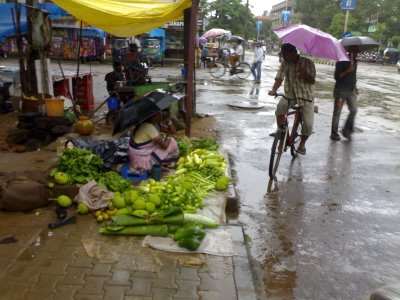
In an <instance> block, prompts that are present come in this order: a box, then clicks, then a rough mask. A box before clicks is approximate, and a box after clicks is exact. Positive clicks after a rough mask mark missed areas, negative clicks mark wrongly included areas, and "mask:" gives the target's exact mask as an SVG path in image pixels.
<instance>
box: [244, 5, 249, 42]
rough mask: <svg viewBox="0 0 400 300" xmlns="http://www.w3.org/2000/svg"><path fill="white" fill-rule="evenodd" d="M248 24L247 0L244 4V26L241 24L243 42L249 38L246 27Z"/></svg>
mask: <svg viewBox="0 0 400 300" xmlns="http://www.w3.org/2000/svg"><path fill="white" fill-rule="evenodd" d="M248 22H249V0H247V3H246V12H245V15H244V24H243V25H244V26H243V31H244V33H243V38H244V39H245V41H247V40H248V37H249V34H248V26H247V23H248Z"/></svg>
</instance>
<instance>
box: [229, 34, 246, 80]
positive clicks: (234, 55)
mask: <svg viewBox="0 0 400 300" xmlns="http://www.w3.org/2000/svg"><path fill="white" fill-rule="evenodd" d="M242 56H243V46H242V41H240V40H239V41H238V44H237V46H236V48H234V49H231V54H230V55H229V62H230V64H231V75H233V74H235V70H236V64H237V62H238V61H239V60H240V59H241V57H242Z"/></svg>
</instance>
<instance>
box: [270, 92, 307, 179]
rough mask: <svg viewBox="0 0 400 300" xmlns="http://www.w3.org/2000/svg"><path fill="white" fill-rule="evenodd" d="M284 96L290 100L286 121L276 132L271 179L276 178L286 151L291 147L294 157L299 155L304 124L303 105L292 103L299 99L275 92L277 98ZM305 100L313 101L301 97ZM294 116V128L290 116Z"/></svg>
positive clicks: (272, 151) (271, 163)
mask: <svg viewBox="0 0 400 300" xmlns="http://www.w3.org/2000/svg"><path fill="white" fill-rule="evenodd" d="M277 97H283V98H285V99H287V100H288V108H287V111H286V113H285V114H284V117H285V120H284V123H283V124H282V125H281V126H279V127H278V128H277V130H276V132H275V136H274V141H273V142H272V147H271V156H270V159H269V168H268V171H269V177H270V178H271V179H273V178H275V174H276V171H277V170H278V166H279V162H280V160H281V156H282V154H283V153H284V152H286V151H287V149H288V148H290V154H291V155H292V157H293V159H295V158H296V157H297V156H298V153H297V150H296V149H297V147H298V144H299V143H300V140H301V128H302V126H303V114H302V112H301V107H300V106H299V105H298V104H295V105H293V106H291V105H290V102H291V101H297V99H291V98H288V97H286V96H285V95H283V94H278V93H276V94H275V98H277ZM300 100H303V101H308V102H312V100H308V99H300ZM290 116H294V119H293V122H292V128H290V127H289V117H290ZM289 133H290V134H289Z"/></svg>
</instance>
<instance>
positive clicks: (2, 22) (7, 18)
mask: <svg viewBox="0 0 400 300" xmlns="http://www.w3.org/2000/svg"><path fill="white" fill-rule="evenodd" d="M19 7H20V11H21V33H22V34H26V33H27V22H26V7H25V6H24V5H21V4H19ZM36 7H38V8H40V9H42V10H45V11H48V12H49V13H50V19H59V18H61V17H63V16H70V14H69V13H68V12H66V11H65V10H63V9H62V8H60V7H59V6H57V5H55V4H52V3H39V4H38V5H37V6H36ZM14 8H15V3H0V42H1V41H3V40H4V39H5V38H6V37H7V36H10V35H15V34H17V31H16V29H15V26H14V23H13V12H14ZM82 36H83V37H101V38H104V37H105V32H104V31H103V30H100V29H97V28H93V27H89V28H83V31H82Z"/></svg>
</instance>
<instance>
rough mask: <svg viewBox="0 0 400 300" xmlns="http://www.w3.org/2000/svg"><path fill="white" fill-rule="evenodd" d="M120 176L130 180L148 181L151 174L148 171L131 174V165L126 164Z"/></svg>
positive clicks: (137, 171)
mask: <svg viewBox="0 0 400 300" xmlns="http://www.w3.org/2000/svg"><path fill="white" fill-rule="evenodd" d="M120 174H121V176H122V177H123V178H126V179H129V180H146V179H148V178H149V173H148V172H147V171H146V170H136V171H134V172H131V168H130V166H129V163H125V164H124V165H123V166H122V168H121V171H120Z"/></svg>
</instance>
